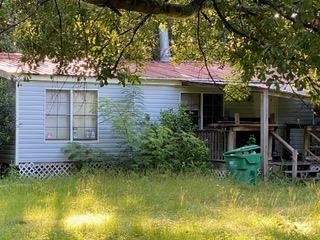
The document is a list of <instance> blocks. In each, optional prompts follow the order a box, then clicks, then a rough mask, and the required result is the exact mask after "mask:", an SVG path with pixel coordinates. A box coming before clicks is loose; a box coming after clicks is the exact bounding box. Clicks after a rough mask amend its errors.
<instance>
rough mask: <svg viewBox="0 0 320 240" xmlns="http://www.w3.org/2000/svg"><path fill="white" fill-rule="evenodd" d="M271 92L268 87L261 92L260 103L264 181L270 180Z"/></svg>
mask: <svg viewBox="0 0 320 240" xmlns="http://www.w3.org/2000/svg"><path fill="white" fill-rule="evenodd" d="M268 116H269V94H268V89H264V90H263V91H262V93H261V103H260V145H261V157H262V164H261V167H262V177H263V181H267V180H268V161H269V159H268V152H269V151H268V149H269V148H268V143H269V137H268V135H269V122H268Z"/></svg>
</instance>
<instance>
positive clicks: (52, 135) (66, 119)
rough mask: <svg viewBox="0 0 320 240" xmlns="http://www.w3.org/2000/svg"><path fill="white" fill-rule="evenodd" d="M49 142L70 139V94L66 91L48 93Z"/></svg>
mask: <svg viewBox="0 0 320 240" xmlns="http://www.w3.org/2000/svg"><path fill="white" fill-rule="evenodd" d="M45 126H46V133H45V134H46V135H45V138H46V139H47V140H68V139H70V92H69V91H66V90H47V91H46V117H45Z"/></svg>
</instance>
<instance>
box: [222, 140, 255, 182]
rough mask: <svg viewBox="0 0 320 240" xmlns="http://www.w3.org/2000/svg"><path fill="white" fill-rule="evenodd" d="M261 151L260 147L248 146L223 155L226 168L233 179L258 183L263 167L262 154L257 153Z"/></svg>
mask: <svg viewBox="0 0 320 240" xmlns="http://www.w3.org/2000/svg"><path fill="white" fill-rule="evenodd" d="M259 149H260V146H258V145H248V146H244V147H241V148H236V149H233V150H231V151H228V152H225V153H224V154H223V156H224V158H225V161H226V168H227V170H229V171H230V173H231V175H232V177H233V178H235V179H236V180H239V181H241V182H247V183H255V182H257V180H258V170H259V169H260V165H261V154H260V153H257V150H259Z"/></svg>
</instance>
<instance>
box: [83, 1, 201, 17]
mask: <svg viewBox="0 0 320 240" xmlns="http://www.w3.org/2000/svg"><path fill="white" fill-rule="evenodd" d="M83 1H85V2H87V3H90V4H94V5H96V6H99V7H108V8H110V9H112V10H113V11H114V9H117V10H126V11H134V12H140V13H146V14H153V15H157V14H163V15H166V16H168V17H189V16H191V15H193V14H195V13H196V12H199V11H200V10H201V6H202V4H203V2H204V1H205V0H192V1H190V2H189V3H188V4H185V5H183V4H172V3H168V2H167V1H163V0H131V1H130V0H83Z"/></svg>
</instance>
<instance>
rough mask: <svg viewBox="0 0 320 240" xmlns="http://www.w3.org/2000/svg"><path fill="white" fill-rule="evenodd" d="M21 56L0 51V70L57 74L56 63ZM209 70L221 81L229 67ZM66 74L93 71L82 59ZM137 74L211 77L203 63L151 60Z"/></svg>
mask: <svg viewBox="0 0 320 240" xmlns="http://www.w3.org/2000/svg"><path fill="white" fill-rule="evenodd" d="M21 56H22V55H21V54H18V53H0V70H2V71H4V72H6V73H8V74H34V75H57V70H58V69H57V66H58V64H57V63H54V62H53V61H51V60H49V59H45V60H44V61H43V62H40V63H39V64H38V65H37V66H29V65H27V64H24V63H22V62H21V61H20V59H21ZM209 72H210V74H211V76H212V78H213V79H214V80H215V81H223V80H224V79H225V76H226V74H228V73H230V72H231V69H230V68H229V67H227V66H225V67H223V68H222V67H221V66H219V65H213V66H210V67H209ZM67 74H68V75H72V76H76V75H81V76H94V73H93V71H92V70H90V69H88V68H86V64H85V62H83V61H82V62H81V61H78V62H74V63H72V64H70V66H68V70H67ZM139 75H140V76H141V77H142V78H148V79H168V80H185V81H196V80H201V81H211V77H210V75H209V74H208V71H207V69H206V68H205V67H204V66H203V65H199V64H196V63H191V62H189V63H179V64H175V63H163V62H157V61H153V62H149V63H147V64H146V65H145V67H144V68H143V70H142V71H141V73H140V74H139Z"/></svg>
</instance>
